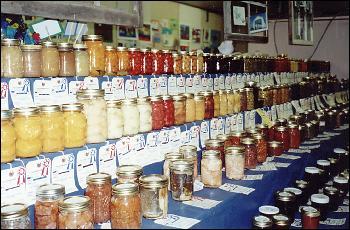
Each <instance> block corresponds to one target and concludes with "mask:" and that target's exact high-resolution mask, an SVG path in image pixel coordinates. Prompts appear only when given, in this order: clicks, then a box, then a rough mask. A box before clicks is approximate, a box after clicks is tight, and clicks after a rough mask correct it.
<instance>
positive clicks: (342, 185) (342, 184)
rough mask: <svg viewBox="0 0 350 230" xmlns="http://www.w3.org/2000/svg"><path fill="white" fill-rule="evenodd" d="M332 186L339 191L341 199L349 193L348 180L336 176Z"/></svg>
mask: <svg viewBox="0 0 350 230" xmlns="http://www.w3.org/2000/svg"><path fill="white" fill-rule="evenodd" d="M333 184H334V187H336V188H337V189H338V190H339V195H340V198H341V199H343V198H344V197H345V196H346V194H347V193H348V191H349V180H348V179H346V178H345V177H342V176H336V177H334V179H333Z"/></svg>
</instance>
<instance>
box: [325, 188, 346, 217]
mask: <svg viewBox="0 0 350 230" xmlns="http://www.w3.org/2000/svg"><path fill="white" fill-rule="evenodd" d="M323 194H325V195H326V196H328V197H329V210H330V211H336V210H337V209H338V206H339V204H341V201H342V200H341V199H340V193H339V190H338V189H337V188H336V187H332V186H326V187H324V188H323Z"/></svg>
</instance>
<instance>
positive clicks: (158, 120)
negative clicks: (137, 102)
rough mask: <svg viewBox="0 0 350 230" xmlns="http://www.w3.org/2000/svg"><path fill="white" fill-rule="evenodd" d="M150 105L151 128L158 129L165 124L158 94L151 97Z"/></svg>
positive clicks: (163, 109)
mask: <svg viewBox="0 0 350 230" xmlns="http://www.w3.org/2000/svg"><path fill="white" fill-rule="evenodd" d="M151 105H152V129H153V130H159V129H162V128H163V127H164V125H165V121H164V117H165V108H164V103H163V99H162V97H160V96H154V97H151Z"/></svg>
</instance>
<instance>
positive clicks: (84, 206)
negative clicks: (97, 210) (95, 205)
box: [58, 196, 94, 229]
mask: <svg viewBox="0 0 350 230" xmlns="http://www.w3.org/2000/svg"><path fill="white" fill-rule="evenodd" d="M90 205H91V202H90V198H89V197H87V196H67V197H65V198H64V199H63V201H60V202H59V204H58V210H59V214H58V228H59V229H93V228H94V217H93V214H92V211H91V210H90V207H91V206H90Z"/></svg>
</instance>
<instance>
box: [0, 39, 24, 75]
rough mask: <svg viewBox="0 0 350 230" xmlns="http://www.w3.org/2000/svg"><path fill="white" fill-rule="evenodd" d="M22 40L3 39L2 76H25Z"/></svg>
mask: <svg viewBox="0 0 350 230" xmlns="http://www.w3.org/2000/svg"><path fill="white" fill-rule="evenodd" d="M19 45H20V40H18V39H10V38H5V39H2V40H1V77H23V54H22V50H21V48H20V46H19Z"/></svg>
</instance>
